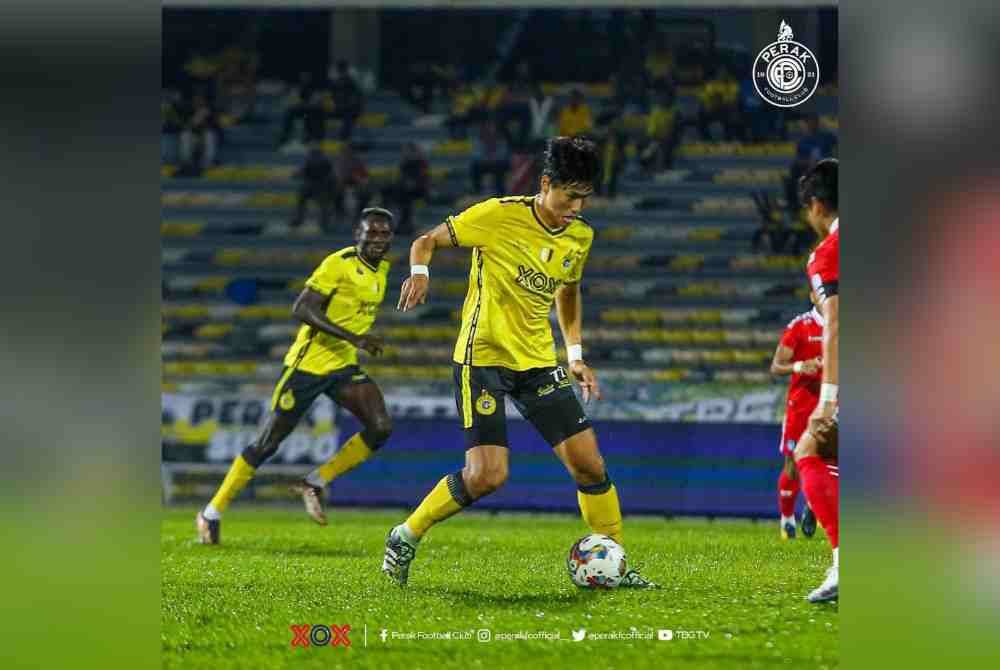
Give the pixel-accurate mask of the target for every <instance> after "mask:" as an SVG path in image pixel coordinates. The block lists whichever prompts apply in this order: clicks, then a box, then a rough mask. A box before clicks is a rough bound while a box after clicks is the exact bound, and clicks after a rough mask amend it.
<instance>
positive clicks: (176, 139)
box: [160, 91, 184, 163]
mask: <svg viewBox="0 0 1000 670" xmlns="http://www.w3.org/2000/svg"><path fill="white" fill-rule="evenodd" d="M160 114H161V116H162V121H161V125H160V137H161V140H160V159H161V160H162V161H164V162H166V163H176V162H177V160H178V158H179V155H180V150H179V148H178V147H179V143H180V134H181V130H183V128H184V109H183V107H182V100H181V96H180V94H179V93H177V92H176V91H171V92H169V93H168V94H166V95H165V96H164V98H163V100H162V101H161V102H160Z"/></svg>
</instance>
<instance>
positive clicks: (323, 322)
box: [292, 286, 383, 356]
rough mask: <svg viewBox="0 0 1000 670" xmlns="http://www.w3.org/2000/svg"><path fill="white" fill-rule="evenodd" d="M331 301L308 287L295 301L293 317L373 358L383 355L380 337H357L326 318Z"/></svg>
mask: <svg viewBox="0 0 1000 670" xmlns="http://www.w3.org/2000/svg"><path fill="white" fill-rule="evenodd" d="M329 301H330V297H329V296H325V295H323V294H322V293H320V292H319V291H316V290H314V289H311V288H309V287H308V286H307V287H306V288H304V289H302V293H300V294H299V297H298V298H296V299H295V304H294V305H292V316H294V317H295V318H296V319H298V320H299V321H301V322H302V323H304V324H306V325H309V326H312V327H313V328H315V329H316V330H318V331H320V332H322V333H326V334H327V335H330V336H332V337H336V338H338V339H341V340H344V341H345V342H349V343H351V344H353V345H354V346H355V347H357V348H358V349H364V350H365V351H367V352H368V353H370V354H372V355H373V356H378V355H379V354H381V353H382V346H383V342H382V338H381V337H379V336H378V335H357V334H355V333H352V332H351V331H349V330H347V329H345V328H341V327H340V326H338V325H337V324H335V323H333V322H332V321H330V319H329V318H328V317H327V316H326V306H327V303H329Z"/></svg>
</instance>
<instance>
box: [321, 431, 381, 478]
mask: <svg viewBox="0 0 1000 670" xmlns="http://www.w3.org/2000/svg"><path fill="white" fill-rule="evenodd" d="M374 453H375V452H374V451H372V450H371V449H370V448H369V447H368V445H367V444H365V441H364V440H363V439H361V433H355V434H354V435H352V436H351V439H349V440H347V442H344V444H343V445H341V447H340V449H338V450H337V453H335V454H334V455H333V458H331V459H330V460H328V461H327V462H326V463H324V464H323V465H321V466H319V467H318V468H317V469H316V470H315V472H316V473H317V474H319V478H320V479H321V480H322V481H323V485H324V486H325V485H326V484H329V483H330V482H332V481H333V480H334V479H336V478H337V477H339V476H340V475H342V474H344V473H345V472H348V471H350V470H353V469H354V468H356V467H357V466H358V465H360V464H361V463H364V462H365V461H367V460H368V459H369V458H370V457H371V455H372V454H374ZM310 474H312V473H310ZM306 480H307V481H310V482H312V481H313V478H312V477H307V478H306Z"/></svg>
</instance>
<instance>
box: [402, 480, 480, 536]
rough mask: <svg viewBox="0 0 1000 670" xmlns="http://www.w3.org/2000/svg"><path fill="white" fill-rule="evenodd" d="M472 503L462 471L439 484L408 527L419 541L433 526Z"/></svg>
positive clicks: (412, 517) (407, 523) (407, 524)
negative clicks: (463, 480)
mask: <svg viewBox="0 0 1000 670" xmlns="http://www.w3.org/2000/svg"><path fill="white" fill-rule="evenodd" d="M471 503H472V499H471V498H470V497H469V493H468V491H466V490H465V484H464V483H463V482H462V471H461V470H459V471H458V472H457V473H455V474H451V475H448V476H447V477H444V478H443V479H442V480H441V481H439V482H438V483H437V486H435V487H434V488H433V489H432V490H431V492H430V493H428V494H427V497H426V498H424V500H423V502H421V503H420V505H419V506H418V507H417V509H415V510H413V514H411V515H410V516H409V518H408V519H407V520H406V526H407V528H409V529H410V532H412V533H413V534H414V535H415V536H416V537H417V538H418V539H419V538H421V537H423V536H424V533H426V532H427V531H428V530H429V529H430V527H431V526H433V525H434V524H436V523H440V522H442V521H444V520H445V519H447V518H448V517H450V516H452V515H453V514H455V513H456V512H458V511H459V510H461V509H462V508H463V507H466V506H467V505H470V504H471Z"/></svg>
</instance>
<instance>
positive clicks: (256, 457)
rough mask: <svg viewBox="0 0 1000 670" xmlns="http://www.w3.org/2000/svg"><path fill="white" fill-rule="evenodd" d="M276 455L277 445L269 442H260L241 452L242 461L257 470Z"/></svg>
mask: <svg viewBox="0 0 1000 670" xmlns="http://www.w3.org/2000/svg"><path fill="white" fill-rule="evenodd" d="M276 453H278V445H277V444H274V443H272V442H271V441H270V440H261V441H259V442H257V443H255V444H251V445H250V446H249V447H247V448H246V449H244V450H243V460H244V461H246V462H247V464H248V465H250V466H251V467H254V468H258V467H260V466H261V464H262V463H264V461H266V460H267V459H269V458H271V457H272V456H274V455H275V454H276Z"/></svg>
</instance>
